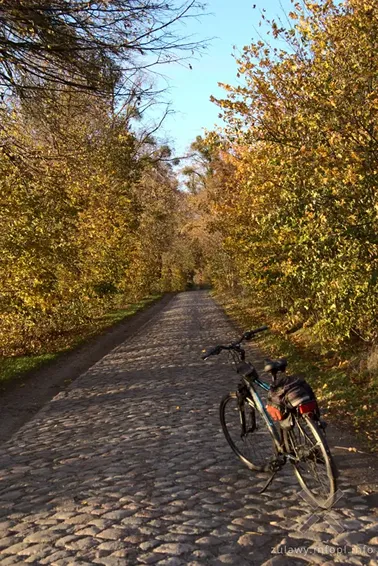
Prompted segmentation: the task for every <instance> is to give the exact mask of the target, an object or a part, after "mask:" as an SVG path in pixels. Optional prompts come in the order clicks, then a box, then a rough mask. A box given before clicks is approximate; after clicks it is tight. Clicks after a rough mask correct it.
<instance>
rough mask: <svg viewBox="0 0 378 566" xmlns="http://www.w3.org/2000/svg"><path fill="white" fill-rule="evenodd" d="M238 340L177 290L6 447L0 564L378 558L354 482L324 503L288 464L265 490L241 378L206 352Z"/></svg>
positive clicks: (203, 304) (373, 516)
mask: <svg viewBox="0 0 378 566" xmlns="http://www.w3.org/2000/svg"><path fill="white" fill-rule="evenodd" d="M236 336H237V331H236V329H235V328H234V327H233V326H232V324H231V323H230V321H229V320H228V319H227V317H226V316H225V314H224V313H223V311H222V310H221V309H220V308H219V307H218V306H217V305H216V304H215V302H214V301H213V300H212V298H211V297H210V295H209V294H208V292H206V291H194V292H188V293H181V294H178V295H176V296H174V297H172V299H171V300H170V301H169V302H167V304H165V306H164V307H163V308H162V309H161V310H160V311H159V312H157V313H156V312H155V313H154V314H153V316H152V317H150V318H149V319H148V320H147V322H146V323H145V324H144V325H143V326H142V327H141V328H139V330H138V332H136V333H135V335H134V336H132V337H131V338H129V339H127V340H126V341H125V342H124V343H122V344H121V345H120V346H118V347H116V348H115V349H114V350H112V351H111V352H110V353H109V354H108V355H106V356H105V357H103V358H102V359H101V360H100V361H99V362H98V363H96V364H95V365H93V366H92V367H91V368H90V369H89V370H88V371H87V372H86V373H84V374H83V375H81V376H80V377H79V378H78V379H76V380H75V381H74V382H73V383H72V384H71V385H70V386H69V387H67V388H66V389H65V390H64V391H61V392H60V393H59V394H58V395H56V396H55V397H54V398H53V399H52V400H51V401H49V402H48V403H46V404H45V406H44V407H43V408H42V410H40V411H39V412H38V413H37V414H36V415H35V416H34V417H33V418H32V419H31V420H30V421H29V422H27V423H26V424H25V425H24V426H22V428H20V430H18V431H17V432H16V433H15V434H14V435H13V436H12V437H11V438H10V439H9V440H8V441H7V442H6V443H4V444H3V445H2V447H1V450H0V466H1V471H0V564H1V565H4V566H5V565H12V564H35V565H37V564H38V565H39V564H54V565H56V566H64V565H67V566H68V565H69V566H78V565H89V564H100V565H106V566H117V565H120V566H123V565H128V564H130V565H139V564H142V565H143V564H153V565H155V564H156V565H159V566H180V565H183V566H184V565H185V566H188V565H192V566H194V565H203V564H209V565H211V566H222V565H235V566H244V565H258V566H260V565H264V566H268V565H274V564H278V565H282V566H285V565H286V564H288V565H290V566H293V565H294V566H295V565H296V564H306V563H310V564H321V565H325V564H356V565H359V564H368V565H375V564H378V509H377V508H375V507H374V506H372V505H371V503H369V501H368V499H367V498H366V497H365V496H364V495H360V494H359V493H358V492H357V491H356V488H355V486H354V485H353V482H351V481H350V477H347V478H344V479H343V476H342V477H341V478H340V489H341V492H342V497H341V499H340V500H339V501H338V502H337V504H336V505H335V507H334V508H333V509H332V510H331V511H326V512H321V511H318V510H316V509H313V508H312V507H311V506H310V505H309V504H308V503H307V502H306V501H305V500H304V499H303V498H302V497H301V496H300V494H299V492H300V488H299V485H298V484H297V481H296V479H295V477H294V474H293V472H292V470H291V468H290V466H289V465H287V466H286V467H285V468H284V469H283V470H282V471H281V472H279V474H278V475H277V476H276V478H275V480H274V482H273V484H272V485H271V487H270V488H269V489H268V491H267V492H266V493H265V494H263V495H261V494H259V493H258V491H259V489H260V488H261V487H262V486H263V485H264V483H265V480H266V475H265V474H256V473H253V472H251V471H249V470H248V469H247V468H246V467H245V466H243V464H242V463H241V462H240V461H239V460H238V459H237V458H236V456H235V455H234V454H233V452H232V451H231V449H230V448H229V446H228V444H227V442H226V440H225V438H224V436H223V433H222V430H221V426H220V422H219V415H218V408H219V402H220V399H221V398H222V396H223V395H224V394H225V393H226V392H227V391H229V390H232V389H233V388H235V386H236V384H237V381H238V377H237V375H236V374H235V373H233V371H232V368H231V367H230V366H229V365H228V363H227V360H226V356H225V357H224V358H222V357H221V356H219V358H212V359H211V361H208V362H206V363H204V362H202V361H201V359H200V356H201V350H202V349H203V348H206V347H208V346H211V345H213V344H217V343H221V342H223V343H224V342H226V341H230V340H232V339H234V338H235V337H236ZM248 350H249V353H250V355H251V356H252V359H253V357H255V359H257V363H256V365H257V367H260V368H261V356H260V354H259V353H258V351H257V349H256V347H254V346H248ZM259 356H260V358H259ZM268 441H269V439H268V438H267V442H268ZM345 458H348V455H347V454H346V456H345ZM310 524H311V526H309V525H310ZM306 525H307V526H306Z"/></svg>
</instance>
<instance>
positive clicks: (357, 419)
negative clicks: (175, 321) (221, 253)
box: [214, 294, 378, 452]
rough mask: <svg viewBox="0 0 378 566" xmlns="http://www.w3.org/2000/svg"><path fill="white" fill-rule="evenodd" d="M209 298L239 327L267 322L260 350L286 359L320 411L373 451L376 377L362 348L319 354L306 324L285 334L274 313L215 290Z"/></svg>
mask: <svg viewBox="0 0 378 566" xmlns="http://www.w3.org/2000/svg"><path fill="white" fill-rule="evenodd" d="M214 299H215V300H216V301H217V302H218V303H219V304H220V305H221V306H222V307H223V308H224V310H225V311H226V313H227V314H228V315H229V316H230V318H231V319H233V320H234V321H235V322H236V323H237V324H238V325H239V326H241V327H242V328H244V329H249V328H254V327H256V326H260V325H262V324H268V326H269V327H270V332H269V333H266V334H264V335H261V337H260V338H259V346H260V347H261V349H262V351H263V352H264V354H266V355H267V356H269V357H274V358H278V357H286V358H288V361H289V365H288V369H290V373H301V374H303V376H304V377H305V378H306V379H307V380H308V381H309V383H310V384H311V386H312V387H313V389H314V391H315V393H316V395H317V398H318V400H319V404H320V406H321V408H322V412H323V414H324V416H325V417H326V418H327V419H329V420H330V421H333V422H335V423H337V424H338V426H340V425H341V426H345V427H346V428H348V429H351V428H352V429H353V430H354V432H355V433H356V435H357V436H358V437H359V438H360V439H361V440H362V442H363V443H364V444H365V446H366V448H367V450H369V451H371V452H378V418H377V417H378V377H377V375H376V374H374V373H373V372H371V371H367V370H366V367H365V366H366V364H364V359H365V358H366V352H365V351H363V350H362V349H361V346H360V345H359V347H358V348H356V347H352V346H348V348H346V349H345V350H344V351H342V352H337V353H336V352H328V353H327V354H322V353H321V349H320V347H319V345H318V344H316V342H314V341H313V338H312V337H311V335H310V334H309V333H308V331H306V329H300V330H298V331H296V332H294V333H292V334H290V335H288V334H285V333H284V332H283V331H282V325H281V328H280V322H279V321H278V322H277V318H276V317H275V318H274V319H273V317H272V315H270V316H269V315H268V314H267V313H264V312H263V311H262V310H261V309H256V308H254V307H253V306H251V304H250V303H248V301H246V300H243V299H240V298H231V297H229V296H225V295H217V294H215V295H214Z"/></svg>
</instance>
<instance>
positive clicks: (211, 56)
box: [158, 0, 292, 155]
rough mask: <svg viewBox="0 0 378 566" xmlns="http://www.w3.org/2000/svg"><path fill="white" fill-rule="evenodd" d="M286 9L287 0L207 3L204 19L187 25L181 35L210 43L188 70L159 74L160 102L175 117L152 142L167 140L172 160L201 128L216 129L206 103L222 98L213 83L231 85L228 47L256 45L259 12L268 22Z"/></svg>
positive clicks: (214, 0)
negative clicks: (166, 87) (163, 91)
mask: <svg viewBox="0 0 378 566" xmlns="http://www.w3.org/2000/svg"><path fill="white" fill-rule="evenodd" d="M254 4H255V5H256V8H255V9H253V5H254ZM291 6H292V5H291V3H290V0H281V2H280V1H277V0H265V1H264V2H262V1H261V0H255V1H253V0H252V1H249V0H208V9H207V13H208V14H209V15H207V16H204V17H202V18H201V19H200V20H199V21H195V20H191V21H190V22H188V23H187V26H186V29H185V33H187V34H193V35H194V38H195V39H198V40H202V39H205V38H209V37H213V38H214V39H212V40H211V42H210V45H209V47H208V49H207V51H206V52H205V53H204V54H203V55H202V56H201V58H196V59H194V60H192V61H191V65H192V67H193V69H192V70H190V69H189V65H188V63H183V64H182V65H181V64H180V65H177V64H175V65H170V66H169V67H166V68H165V69H164V75H165V76H166V77H167V80H168V82H169V85H170V86H169V91H168V92H167V93H166V95H165V99H166V100H167V101H171V107H172V109H173V110H174V111H175V114H174V115H171V116H168V117H167V118H166V120H165V122H164V125H163V126H162V128H161V130H160V131H159V136H158V137H159V139H160V140H166V141H168V142H169V143H170V145H171V147H173V148H174V149H175V150H176V155H183V153H185V151H186V150H187V149H188V148H189V145H190V143H191V142H192V141H193V140H194V139H195V137H196V136H197V135H199V134H201V133H202V128H207V129H211V128H212V127H213V125H214V123H218V124H220V120H219V119H218V118H217V116H218V113H219V109H218V108H217V107H216V105H215V104H213V103H211V102H210V100H209V98H210V96H211V95H212V94H213V95H214V96H216V97H223V95H224V91H223V90H222V89H220V88H219V87H218V86H217V83H218V82H224V83H230V84H236V81H237V79H236V73H237V69H236V64H235V60H234V59H233V57H232V53H233V46H234V45H235V46H236V47H237V48H238V49H242V48H243V46H244V45H248V44H250V43H252V41H255V40H258V39H259V37H258V34H259V33H260V34H262V35H263V34H264V28H263V27H262V28H260V27H259V21H260V19H261V18H260V14H261V10H262V9H263V8H264V9H265V10H266V14H265V15H266V17H268V18H269V17H274V16H279V15H281V16H282V15H283V11H282V9H284V10H285V11H286V12H289V11H290V9H291ZM160 84H161V85H163V82H162V81H161V83H160Z"/></svg>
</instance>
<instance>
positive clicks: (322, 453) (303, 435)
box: [283, 415, 337, 509]
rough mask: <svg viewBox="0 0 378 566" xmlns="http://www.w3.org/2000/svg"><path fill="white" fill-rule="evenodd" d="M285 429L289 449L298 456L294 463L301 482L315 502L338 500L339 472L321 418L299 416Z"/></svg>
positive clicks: (322, 504) (328, 504)
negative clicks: (336, 496)
mask: <svg viewBox="0 0 378 566" xmlns="http://www.w3.org/2000/svg"><path fill="white" fill-rule="evenodd" d="M283 432H284V435H283V439H284V445H285V450H286V451H287V452H288V453H292V454H294V455H295V456H296V457H297V458H298V461H297V462H292V465H293V467H294V472H295V474H296V476H297V479H298V482H299V484H300V485H301V487H302V488H303V490H304V491H305V492H306V493H307V495H308V497H309V498H310V500H311V501H312V502H313V503H315V504H316V505H318V506H319V507H320V508H322V509H329V508H330V507H332V505H333V503H334V501H335V495H336V490H337V481H336V476H337V472H336V466H335V463H334V461H333V458H332V455H331V452H330V449H329V447H328V443H327V440H326V438H325V434H324V432H323V430H322V429H321V427H320V424H319V422H318V421H317V420H315V419H313V418H311V417H310V416H308V415H304V416H301V417H297V416H295V417H294V426H293V427H292V428H291V429H290V430H284V431H283Z"/></svg>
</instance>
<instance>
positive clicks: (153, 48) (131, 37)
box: [0, 0, 203, 96]
mask: <svg viewBox="0 0 378 566" xmlns="http://www.w3.org/2000/svg"><path fill="white" fill-rule="evenodd" d="M202 7H203V6H202V4H201V3H200V2H198V1H197V0H183V1H182V2H181V3H180V2H176V1H175V0H169V1H166V0H165V1H164V2H163V1H160V0H158V1H157V2H156V1H154V0H147V1H142V0H100V1H98V0H96V1H95V0H68V1H67V0H54V1H52V2H48V3H46V2H44V1H43V0H19V1H18V2H14V0H3V1H2V2H1V5H0V78H1V87H2V91H3V93H4V92H8V91H9V90H10V91H11V92H16V93H17V94H19V95H23V96H26V95H27V93H28V92H29V90H30V89H34V90H38V89H41V88H44V89H45V88H48V89H56V88H59V87H60V86H61V85H66V86H70V87H72V88H75V89H80V90H89V91H94V92H102V93H104V92H109V89H112V88H113V87H114V85H115V84H117V85H118V86H117V93H119V94H121V93H122V94H124V93H130V92H135V91H137V90H138V84H139V76H140V73H141V71H142V70H144V71H147V70H148V69H150V68H151V67H153V66H155V65H158V64H162V63H166V62H171V61H174V60H177V59H178V58H180V56H182V55H180V53H181V54H185V53H192V52H193V50H195V49H197V47H198V43H196V42H193V41H191V40H190V38H186V37H185V36H183V35H182V34H181V33H180V31H179V28H178V25H179V24H180V22H182V21H184V20H185V19H187V18H189V17H194V16H196V15H197V14H198V13H199V12H200V11H201V9H202ZM121 77H123V78H122V79H121Z"/></svg>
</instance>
